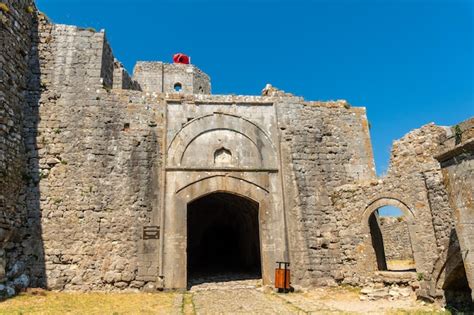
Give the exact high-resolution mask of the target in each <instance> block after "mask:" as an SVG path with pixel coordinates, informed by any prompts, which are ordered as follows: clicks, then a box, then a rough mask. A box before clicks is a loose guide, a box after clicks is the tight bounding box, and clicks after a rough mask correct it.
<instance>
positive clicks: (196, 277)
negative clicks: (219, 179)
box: [187, 192, 261, 286]
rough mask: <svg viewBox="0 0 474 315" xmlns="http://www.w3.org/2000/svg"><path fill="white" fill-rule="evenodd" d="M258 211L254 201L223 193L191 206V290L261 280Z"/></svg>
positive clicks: (208, 196)
mask: <svg viewBox="0 0 474 315" xmlns="http://www.w3.org/2000/svg"><path fill="white" fill-rule="evenodd" d="M258 207H259V205H258V203H257V202H255V201H253V200H251V199H248V198H244V197H241V196H237V195H234V194H230V193H224V192H215V193H212V194H208V195H205V196H203V197H201V198H199V199H196V200H194V201H192V202H191V203H189V204H188V211H187V230H188V233H187V272H188V286H189V285H190V284H193V283H199V282H207V281H222V280H226V279H247V278H260V277H261V261H260V236H259V220H258Z"/></svg>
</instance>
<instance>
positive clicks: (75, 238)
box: [7, 23, 163, 290]
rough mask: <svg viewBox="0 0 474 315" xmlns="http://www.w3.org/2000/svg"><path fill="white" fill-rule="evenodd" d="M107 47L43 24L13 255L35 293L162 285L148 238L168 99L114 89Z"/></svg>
mask: <svg viewBox="0 0 474 315" xmlns="http://www.w3.org/2000/svg"><path fill="white" fill-rule="evenodd" d="M107 47H108V44H106V42H105V36H104V34H103V33H96V32H93V31H91V30H82V29H78V28H76V27H69V26H63V25H51V24H48V23H42V24H41V25H40V33H39V45H38V52H39V59H38V62H39V67H40V73H41V76H40V80H41V84H40V89H39V90H38V91H36V92H32V93H31V94H32V97H31V100H32V101H31V102H30V103H29V106H28V109H27V114H26V116H27V117H26V119H25V143H26V144H27V155H28V157H29V158H28V170H27V172H26V177H27V180H28V184H27V186H26V187H25V189H24V191H23V192H22V199H23V200H25V204H24V209H23V213H24V215H25V220H24V221H23V226H22V227H21V229H19V232H18V233H17V236H16V239H17V240H18V242H11V244H10V245H9V251H8V253H7V254H8V261H9V263H11V264H12V265H17V266H24V267H23V268H24V269H25V270H26V272H27V273H28V274H29V275H30V276H31V278H32V285H33V286H36V285H39V286H46V287H48V288H53V289H71V290H90V289H114V288H120V289H123V288H141V287H144V286H145V285H146V283H147V282H148V281H150V276H151V277H153V280H156V277H157V273H158V270H157V269H156V267H155V268H153V267H152V266H151V264H150V263H149V262H148V261H147V259H146V258H147V257H146V255H147V251H149V246H147V244H146V243H145V241H144V240H142V235H143V227H144V226H146V225H150V222H151V221H152V220H153V219H154V218H153V213H154V211H153V210H154V207H155V204H154V202H155V201H156V200H157V198H156V196H155V194H156V193H157V191H158V189H157V183H156V181H158V180H159V172H158V171H157V169H158V168H159V165H160V152H161V148H160V140H159V139H160V137H161V133H162V131H161V129H160V128H162V124H160V122H161V119H162V117H163V114H162V106H161V100H160V99H157V98H151V97H148V98H146V97H145V96H144V95H142V94H141V93H140V92H134V91H128V90H110V89H109V84H112V81H111V78H112V69H111V67H110V65H113V56H112V54H111V52H110V51H108V49H107ZM104 50H105V51H104ZM104 56H105V57H104ZM104 64H105V65H104ZM35 95H36V97H37V99H36V101H34V99H35V98H34V97H33V96H35ZM151 247H153V246H151ZM155 255H156V254H155Z"/></svg>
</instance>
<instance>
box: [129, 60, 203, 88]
mask: <svg viewBox="0 0 474 315" xmlns="http://www.w3.org/2000/svg"><path fill="white" fill-rule="evenodd" d="M133 79H134V80H135V81H137V82H138V83H139V84H140V87H141V89H142V91H144V92H155V93H176V92H178V93H184V94H211V80H210V79H209V76H208V75H207V74H205V73H204V72H202V71H201V70H200V69H198V68H197V67H195V66H194V65H192V64H180V63H171V64H170V63H163V62H153V61H151V62H150V61H139V62H137V64H136V65H135V68H134V70H133Z"/></svg>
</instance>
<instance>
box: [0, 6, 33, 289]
mask: <svg viewBox="0 0 474 315" xmlns="http://www.w3.org/2000/svg"><path fill="white" fill-rule="evenodd" d="M36 14H37V12H36V7H35V5H34V3H33V1H28V0H24V1H10V0H6V1H2V3H1V6H0V283H2V284H3V283H5V282H6V286H4V285H1V289H0V298H2V297H4V296H11V295H13V294H14V293H15V288H17V289H20V288H24V287H26V286H27V285H28V278H26V277H25V275H23V274H22V270H17V271H14V270H12V269H11V268H10V267H9V266H8V257H7V256H8V250H9V248H8V244H6V242H7V241H8V240H11V239H12V238H14V234H13V233H14V232H15V230H16V229H17V228H18V226H19V225H20V224H21V221H22V220H23V219H24V217H22V213H21V209H20V208H21V206H20V204H21V203H22V202H24V200H21V196H20V191H21V190H22V189H23V186H24V183H25V162H26V155H25V149H24V139H23V120H24V109H25V107H26V103H27V99H28V89H29V86H30V82H29V81H30V78H31V70H32V69H31V68H30V65H31V63H32V61H33V62H34V60H35V50H34V46H33V43H34V42H35V26H36Z"/></svg>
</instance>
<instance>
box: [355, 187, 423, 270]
mask: <svg viewBox="0 0 474 315" xmlns="http://www.w3.org/2000/svg"><path fill="white" fill-rule="evenodd" d="M385 206H392V207H395V208H397V209H399V210H401V212H402V213H403V218H404V220H403V224H406V225H405V226H404V230H405V231H406V230H408V239H407V240H406V242H407V244H406V246H409V247H410V249H411V250H410V251H409V254H410V255H409V256H410V257H409V261H408V260H407V261H406V262H409V264H407V263H406V262H405V261H393V260H392V261H389V262H388V261H387V259H390V258H387V255H386V245H387V244H384V237H383V236H382V234H383V233H382V230H381V226H380V222H382V221H380V220H381V218H379V217H378V215H376V213H377V211H378V210H379V209H380V208H383V207H385ZM379 221H380V222H379ZM361 224H362V230H363V231H364V233H366V234H367V235H370V239H371V243H372V248H373V253H372V254H371V255H373V256H374V258H373V259H372V261H373V262H375V263H376V265H377V268H376V269H377V270H381V271H391V270H407V271H408V270H412V271H414V270H415V269H418V266H417V263H418V264H419V263H420V261H423V252H422V251H420V250H415V249H418V248H419V243H420V242H419V241H418V236H417V233H416V230H417V227H416V224H415V214H414V212H413V211H412V210H411V208H410V207H409V206H408V205H407V204H406V203H405V202H403V201H401V200H399V199H397V198H394V197H389V196H383V197H379V198H376V199H373V200H372V201H371V202H369V203H368V204H367V206H366V207H365V209H364V211H363V213H362V215H361ZM404 241H405V240H404ZM392 259H393V258H392ZM413 260H414V262H415V265H414V266H415V269H413ZM393 262H397V265H396V267H392V268H391V267H390V265H389V264H390V263H393ZM401 263H403V264H402V265H401V267H400V264H401ZM392 266H393V264H392ZM393 268H395V269H393Z"/></svg>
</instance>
